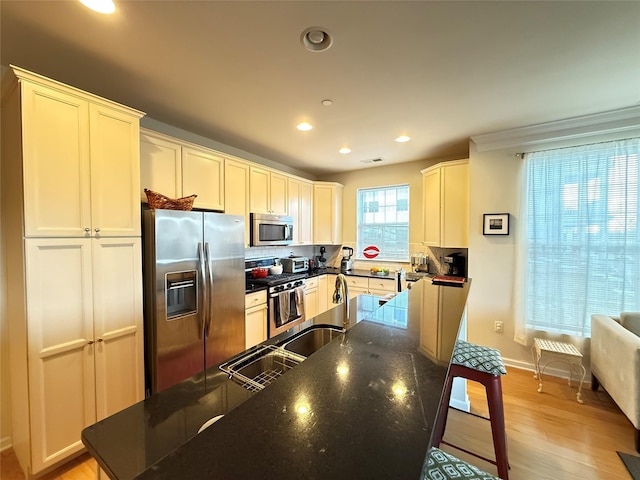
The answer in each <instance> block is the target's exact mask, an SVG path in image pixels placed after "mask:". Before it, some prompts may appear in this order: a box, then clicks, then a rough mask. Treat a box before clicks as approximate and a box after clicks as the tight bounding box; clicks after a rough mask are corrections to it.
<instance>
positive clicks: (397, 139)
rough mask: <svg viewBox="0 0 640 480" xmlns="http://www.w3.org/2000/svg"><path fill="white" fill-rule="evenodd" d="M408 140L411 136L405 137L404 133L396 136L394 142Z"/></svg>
mask: <svg viewBox="0 0 640 480" xmlns="http://www.w3.org/2000/svg"><path fill="white" fill-rule="evenodd" d="M409 140H411V137H407V136H406V135H400V136H399V137H398V138H396V142H398V143H404V142H408V141H409Z"/></svg>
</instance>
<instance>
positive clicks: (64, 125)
mask: <svg viewBox="0 0 640 480" xmlns="http://www.w3.org/2000/svg"><path fill="white" fill-rule="evenodd" d="M13 73H14V74H15V75H16V77H17V79H18V81H19V84H18V85H17V86H16V88H15V89H14V90H12V91H11V93H10V94H8V95H7V97H6V99H5V108H4V109H3V122H16V124H15V126H11V127H9V128H13V129H14V132H13V133H14V134H15V135H16V136H15V137H14V138H13V139H11V140H7V141H10V142H12V141H16V142H19V144H16V145H15V147H16V148H12V149H11V151H10V152H9V151H7V154H9V155H11V158H10V159H9V160H8V161H10V162H12V163H13V164H14V166H16V171H15V173H16V174H17V175H16V176H15V177H13V179H14V181H15V180H16V179H22V188H23V189H24V218H25V221H24V233H25V236H27V237H89V236H92V235H99V236H102V237H105V236H131V235H140V206H139V205H138V202H137V201H136V199H137V192H138V188H139V178H140V163H139V140H138V135H139V120H140V117H141V116H142V115H143V114H142V112H138V111H137V110H133V109H130V108H128V107H125V106H123V105H119V104H116V103H113V102H110V101H108V100H105V99H102V98H100V97H97V96H94V95H91V94H88V93H86V92H82V91H80V90H77V89H75V88H72V87H68V86H66V85H63V84H61V83H58V82H56V81H53V80H50V79H47V78H44V77H41V76H39V75H36V74H33V73H31V72H28V71H26V70H22V69H19V68H16V67H13ZM19 125H22V128H21V129H20V128H18V126H19ZM5 131H7V130H5ZM4 141H5V139H3V142H4ZM18 165H19V166H18ZM18 173H19V174H18ZM18 181H19V180H18Z"/></svg>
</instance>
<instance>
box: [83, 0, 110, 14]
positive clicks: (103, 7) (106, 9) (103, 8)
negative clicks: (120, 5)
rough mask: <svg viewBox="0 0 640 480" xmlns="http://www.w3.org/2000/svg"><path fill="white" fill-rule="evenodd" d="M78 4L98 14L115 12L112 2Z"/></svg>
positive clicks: (91, 0) (88, 0)
mask: <svg viewBox="0 0 640 480" xmlns="http://www.w3.org/2000/svg"><path fill="white" fill-rule="evenodd" d="M80 3H82V4H83V5H84V6H85V7H88V8H90V9H91V10H93V11H94V12H98V13H113V12H115V11H116V6H115V4H114V3H113V0H80Z"/></svg>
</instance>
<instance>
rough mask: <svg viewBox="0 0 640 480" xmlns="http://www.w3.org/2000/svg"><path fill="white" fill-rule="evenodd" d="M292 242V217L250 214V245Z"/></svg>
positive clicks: (286, 243) (288, 243)
mask: <svg viewBox="0 0 640 480" xmlns="http://www.w3.org/2000/svg"><path fill="white" fill-rule="evenodd" d="M292 242H293V217H290V216H288V215H270V214H266V213H252V214H251V246H252V247H259V246H264V245H290V244H291V243H292Z"/></svg>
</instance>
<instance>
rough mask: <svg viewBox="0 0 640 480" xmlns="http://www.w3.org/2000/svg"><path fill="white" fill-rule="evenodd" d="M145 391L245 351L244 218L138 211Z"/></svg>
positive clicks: (164, 386) (166, 385)
mask: <svg viewBox="0 0 640 480" xmlns="http://www.w3.org/2000/svg"><path fill="white" fill-rule="evenodd" d="M143 218H144V230H143V232H144V234H143V236H144V265H143V268H144V282H145V305H144V321H145V356H146V362H145V364H146V374H147V390H148V391H149V392H150V393H155V392H158V391H160V390H164V389H165V388H168V387H170V386H171V385H174V384H175V383H178V382H180V381H182V380H184V379H186V378H188V377H190V376H192V375H194V374H196V373H198V372H201V371H203V370H204V369H206V368H209V367H211V366H213V365H216V364H218V363H221V362H222V361H224V360H226V359H227V358H229V357H231V356H233V355H235V354H236V353H238V352H241V351H243V350H244V348H245V323H244V291H245V273H244V218H243V217H241V216H237V215H226V214H222V213H214V212H185V211H176V210H147V211H145V212H144V215H143Z"/></svg>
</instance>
